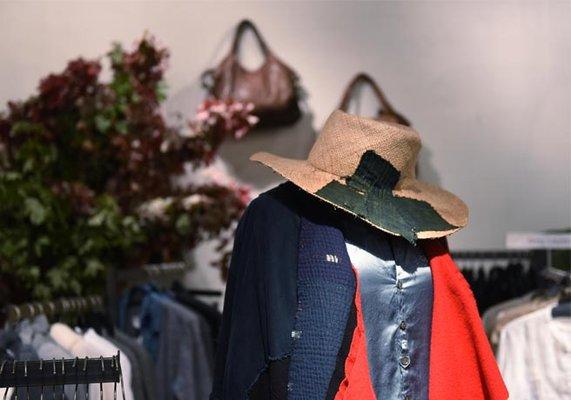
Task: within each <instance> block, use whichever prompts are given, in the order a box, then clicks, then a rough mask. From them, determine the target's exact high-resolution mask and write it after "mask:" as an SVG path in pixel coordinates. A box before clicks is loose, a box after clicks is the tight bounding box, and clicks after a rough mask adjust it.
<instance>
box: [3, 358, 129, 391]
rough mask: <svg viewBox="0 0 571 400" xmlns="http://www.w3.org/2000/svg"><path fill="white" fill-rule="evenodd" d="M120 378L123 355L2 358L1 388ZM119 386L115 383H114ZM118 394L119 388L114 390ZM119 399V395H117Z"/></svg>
mask: <svg viewBox="0 0 571 400" xmlns="http://www.w3.org/2000/svg"><path fill="white" fill-rule="evenodd" d="M119 382H121V391H122V392H123V398H124V397H125V394H124V387H123V386H124V385H123V381H122V379H121V355H120V353H117V355H116V356H113V357H100V358H88V357H85V358H81V359H80V358H75V359H63V358H62V359H59V360H56V359H55V358H54V359H52V360H34V361H7V360H4V361H2V363H1V365H0V388H6V390H7V388H21V387H26V388H30V387H37V386H41V387H56V386H58V387H59V386H64V385H76V390H77V385H80V384H81V385H83V384H92V383H99V384H103V383H115V384H117V383H119ZM115 389H116V386H115ZM115 394H116V390H115ZM115 398H116V396H115Z"/></svg>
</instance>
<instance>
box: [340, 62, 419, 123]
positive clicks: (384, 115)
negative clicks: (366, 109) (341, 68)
mask: <svg viewBox="0 0 571 400" xmlns="http://www.w3.org/2000/svg"><path fill="white" fill-rule="evenodd" d="M361 84H368V85H369V86H370V87H371V89H373V92H374V93H375V96H376V97H377V99H378V100H379V105H380V107H379V112H378V114H377V117H376V119H378V120H379V121H389V122H396V123H398V124H401V125H406V126H410V122H409V120H408V119H407V118H405V117H404V116H403V115H402V114H399V113H398V112H396V110H395V109H394V108H393V106H391V104H390V103H389V101H388V100H387V98H386V97H385V95H384V93H383V91H382V90H381V88H380V87H379V85H377V83H376V82H375V81H374V80H373V78H371V76H370V75H368V74H366V73H364V72H360V73H358V74H357V75H355V77H354V78H353V79H352V80H351V82H349V84H348V85H347V88H346V89H345V92H344V94H343V98H342V99H341V104H339V109H340V110H342V111H345V112H347V110H348V109H349V104H350V103H351V100H352V99H353V97H354V95H355V89H356V88H357V87H358V86H359V85H361Z"/></svg>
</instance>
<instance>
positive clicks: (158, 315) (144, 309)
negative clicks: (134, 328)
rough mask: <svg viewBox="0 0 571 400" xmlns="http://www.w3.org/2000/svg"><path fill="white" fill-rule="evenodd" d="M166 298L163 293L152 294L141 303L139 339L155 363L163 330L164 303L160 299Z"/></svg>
mask: <svg viewBox="0 0 571 400" xmlns="http://www.w3.org/2000/svg"><path fill="white" fill-rule="evenodd" d="M166 297H167V296H166V295H165V294H163V293H158V292H152V293H149V294H148V295H147V296H145V298H144V299H143V302H142V303H141V314H140V316H141V337H142V338H143V346H145V348H146V349H147V351H148V352H149V354H150V356H151V358H152V359H153V360H154V361H157V357H158V352H159V339H160V333H161V329H162V328H163V313H164V303H162V299H164V298H166Z"/></svg>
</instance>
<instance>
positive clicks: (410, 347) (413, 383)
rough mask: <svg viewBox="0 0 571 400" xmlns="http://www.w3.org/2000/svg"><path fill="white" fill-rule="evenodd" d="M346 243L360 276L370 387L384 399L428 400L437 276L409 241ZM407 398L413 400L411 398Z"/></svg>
mask: <svg viewBox="0 0 571 400" xmlns="http://www.w3.org/2000/svg"><path fill="white" fill-rule="evenodd" d="M359 242H360V243H361V244H362V245H363V247H364V249H363V248H361V247H357V246H355V245H353V244H351V243H347V249H348V252H349V256H350V257H351V261H352V263H353V265H354V266H355V268H356V270H357V272H358V279H359V283H360V289H361V290H360V292H361V305H362V310H363V320H364V325H365V334H366V337H367V356H368V361H369V369H370V374H371V383H372V384H373V389H374V391H375V394H376V395H377V398H379V399H407V398H411V399H420V400H427V399H428V371H429V352H430V332H431V322H432V299H433V292H432V274H431V271H430V266H429V265H428V260H427V259H426V257H425V256H424V254H423V253H422V251H421V250H420V249H419V248H418V247H414V246H413V245H411V244H410V243H408V242H407V241H406V240H404V239H402V238H398V237H394V236H392V237H391V236H389V235H387V234H382V233H379V232H373V233H371V232H369V233H367V231H364V232H361V235H360V240H359ZM407 396H408V397H407Z"/></svg>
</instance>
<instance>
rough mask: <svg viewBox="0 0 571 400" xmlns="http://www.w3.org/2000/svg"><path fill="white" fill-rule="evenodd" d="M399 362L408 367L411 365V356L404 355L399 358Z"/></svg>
mask: <svg viewBox="0 0 571 400" xmlns="http://www.w3.org/2000/svg"><path fill="white" fill-rule="evenodd" d="M399 362H400V365H401V366H402V367H403V368H405V369H406V368H408V366H409V365H410V357H409V356H402V357H401V358H400V359H399Z"/></svg>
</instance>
